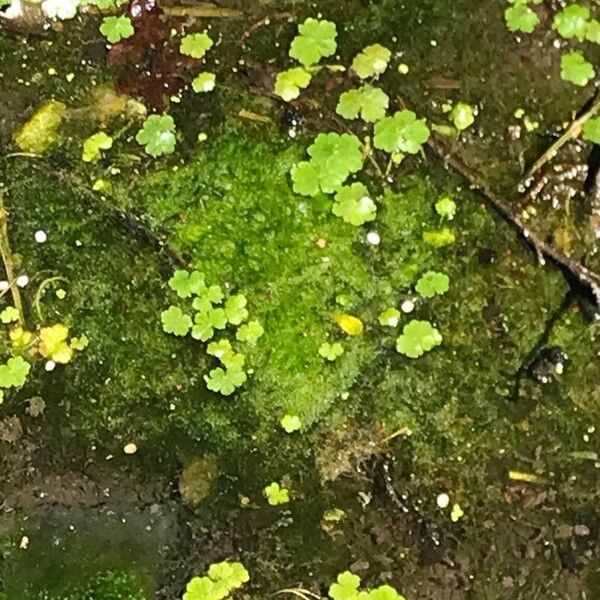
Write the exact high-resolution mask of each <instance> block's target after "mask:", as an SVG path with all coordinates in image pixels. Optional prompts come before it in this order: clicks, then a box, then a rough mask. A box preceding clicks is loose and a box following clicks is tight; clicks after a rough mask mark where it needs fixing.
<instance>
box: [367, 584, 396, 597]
mask: <svg viewBox="0 0 600 600" xmlns="http://www.w3.org/2000/svg"><path fill="white" fill-rule="evenodd" d="M366 600H405V598H404V596H401V595H400V594H399V593H398V592H397V591H396V590H395V589H394V588H393V587H392V586H391V585H380V586H379V587H377V588H375V589H374V590H371V591H370V592H369V594H368V596H366Z"/></svg>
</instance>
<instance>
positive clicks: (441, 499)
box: [435, 492, 450, 508]
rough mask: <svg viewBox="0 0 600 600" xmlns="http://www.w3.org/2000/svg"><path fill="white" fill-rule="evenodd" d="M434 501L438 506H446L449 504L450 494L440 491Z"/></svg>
mask: <svg viewBox="0 0 600 600" xmlns="http://www.w3.org/2000/svg"><path fill="white" fill-rule="evenodd" d="M435 502H436V504H437V505H438V506H439V507H440V508H448V505H449V504H450V496H448V494H446V493H445V492H442V493H441V494H438V497H437V498H436V499H435Z"/></svg>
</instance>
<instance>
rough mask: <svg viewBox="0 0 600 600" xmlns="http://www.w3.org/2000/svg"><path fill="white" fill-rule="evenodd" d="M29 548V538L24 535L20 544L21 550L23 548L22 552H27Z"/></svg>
mask: <svg viewBox="0 0 600 600" xmlns="http://www.w3.org/2000/svg"><path fill="white" fill-rule="evenodd" d="M28 546H29V538H28V537H27V536H26V535H24V536H23V537H22V538H21V543H20V544H19V548H21V550H27V547H28Z"/></svg>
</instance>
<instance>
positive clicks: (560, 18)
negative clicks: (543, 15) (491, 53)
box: [504, 0, 600, 86]
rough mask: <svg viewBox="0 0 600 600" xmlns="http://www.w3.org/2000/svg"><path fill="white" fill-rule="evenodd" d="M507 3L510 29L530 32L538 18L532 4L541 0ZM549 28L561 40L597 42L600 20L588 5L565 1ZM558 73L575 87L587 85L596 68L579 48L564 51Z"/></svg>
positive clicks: (513, 0)
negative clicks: (593, 15) (566, 2)
mask: <svg viewBox="0 0 600 600" xmlns="http://www.w3.org/2000/svg"><path fill="white" fill-rule="evenodd" d="M508 2H509V4H510V6H509V7H508V8H507V9H506V11H505V12H504V17H505V19H506V24H507V26H508V28H509V29H510V30H511V31H514V32H523V33H532V32H533V31H534V30H535V28H536V27H537V26H538V24H539V23H540V18H539V16H538V15H537V13H536V12H535V10H533V8H532V6H535V5H537V4H542V2H543V0H508ZM552 29H554V30H555V31H556V32H557V33H558V35H560V36H561V37H562V38H563V39H564V40H575V41H578V42H589V43H592V44H600V21H598V20H597V19H595V18H592V15H591V13H590V10H589V8H587V7H586V6H583V5H581V4H577V3H573V4H568V5H567V6H565V7H563V8H562V9H561V10H559V11H558V12H557V13H556V14H555V15H554V18H553V20H552ZM560 76H561V77H562V79H564V80H565V81H568V82H570V83H574V84H575V85H578V86H584V85H586V84H587V83H588V82H589V81H590V80H592V79H593V78H594V76H595V70H594V66H593V65H592V63H590V62H589V61H588V60H586V58H585V57H584V55H583V54H582V53H581V52H580V51H579V50H571V51H567V52H564V53H563V54H562V56H561V60H560Z"/></svg>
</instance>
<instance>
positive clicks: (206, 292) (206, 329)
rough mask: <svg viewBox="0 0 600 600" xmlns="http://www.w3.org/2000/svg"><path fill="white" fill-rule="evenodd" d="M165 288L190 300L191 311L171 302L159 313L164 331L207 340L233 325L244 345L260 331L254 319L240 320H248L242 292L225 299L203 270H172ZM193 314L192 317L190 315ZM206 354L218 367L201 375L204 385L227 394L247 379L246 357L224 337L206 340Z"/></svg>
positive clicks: (254, 341)
mask: <svg viewBox="0 0 600 600" xmlns="http://www.w3.org/2000/svg"><path fill="white" fill-rule="evenodd" d="M169 287H170V288H171V289H172V290H173V291H174V292H175V293H176V294H177V296H179V298H182V299H191V300H192V303H191V311H190V312H185V311H184V310H183V309H182V308H181V307H179V306H177V305H171V306H169V308H167V309H166V310H164V311H163V312H162V313H161V322H162V328H163V331H165V333H170V334H172V335H176V336H179V337H184V336H186V335H188V334H189V335H191V337H193V338H194V339H196V340H200V341H201V342H208V341H209V340H211V339H212V338H213V337H214V336H215V334H216V332H217V331H223V330H224V329H225V328H226V327H227V326H228V325H233V326H234V327H237V328H238V329H237V332H236V335H235V338H236V339H237V340H238V342H240V343H242V344H246V345H247V346H250V347H251V346H254V345H255V344H256V343H257V341H258V339H259V338H260V337H261V336H262V335H263V333H264V330H263V328H262V325H261V324H260V322H259V321H258V320H253V321H250V322H248V323H244V322H245V321H246V320H247V319H248V315H249V313H248V309H247V308H246V306H247V304H248V301H247V299H246V297H245V296H244V295H243V294H233V295H230V296H229V297H228V298H225V294H224V292H223V290H222V288H221V286H220V285H208V284H207V283H206V281H205V275H204V273H201V272H200V271H192V272H189V271H185V270H183V269H180V270H177V271H175V273H174V274H173V276H172V277H171V279H169ZM192 315H193V317H192ZM207 353H208V354H209V355H211V356H214V357H215V358H216V359H217V360H218V361H219V363H220V364H221V366H219V367H216V368H214V369H212V370H211V371H210V372H209V373H208V375H205V376H204V380H205V382H206V387H207V388H208V389H209V390H211V391H213V392H218V393H220V394H222V395H223V396H229V395H231V394H233V392H234V391H235V390H236V389H237V388H239V387H241V386H242V385H243V384H244V383H245V382H246V380H247V374H246V371H245V369H244V366H245V362H246V357H245V355H244V354H242V353H240V352H236V351H235V350H234V349H233V346H232V343H231V341H230V340H229V339H227V338H222V339H220V340H218V341H213V342H210V343H209V344H208V346H207Z"/></svg>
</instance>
